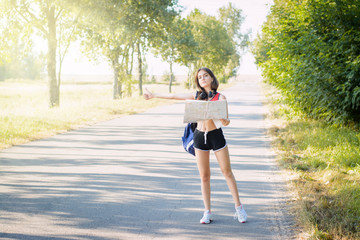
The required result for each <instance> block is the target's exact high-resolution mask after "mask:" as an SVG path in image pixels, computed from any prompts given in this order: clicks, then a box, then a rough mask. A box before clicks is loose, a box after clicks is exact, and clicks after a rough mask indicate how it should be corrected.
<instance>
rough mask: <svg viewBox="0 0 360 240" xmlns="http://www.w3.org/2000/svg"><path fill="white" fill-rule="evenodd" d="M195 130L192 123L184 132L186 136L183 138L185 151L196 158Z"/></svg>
mask: <svg viewBox="0 0 360 240" xmlns="http://www.w3.org/2000/svg"><path fill="white" fill-rule="evenodd" d="M193 129H194V128H193V127H192V125H191V123H188V124H187V125H186V127H185V130H184V136H183V137H182V142H183V147H184V149H185V151H187V152H188V153H191V154H192V155H194V156H195V149H194V130H193Z"/></svg>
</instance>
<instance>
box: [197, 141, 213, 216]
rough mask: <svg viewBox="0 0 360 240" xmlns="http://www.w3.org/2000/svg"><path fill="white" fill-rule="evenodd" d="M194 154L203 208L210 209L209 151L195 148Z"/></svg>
mask: <svg viewBox="0 0 360 240" xmlns="http://www.w3.org/2000/svg"><path fill="white" fill-rule="evenodd" d="M195 155H196V160H197V165H198V169H199V174H200V179H201V192H202V197H203V201H204V207H205V210H209V211H211V209H210V192H211V191H210V151H201V150H199V149H196V148H195Z"/></svg>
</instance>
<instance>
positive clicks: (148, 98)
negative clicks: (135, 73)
mask: <svg viewBox="0 0 360 240" xmlns="http://www.w3.org/2000/svg"><path fill="white" fill-rule="evenodd" d="M143 96H144V98H145V100H150V99H152V98H154V94H153V93H152V92H150V91H149V90H148V89H147V88H145V93H144V94H143Z"/></svg>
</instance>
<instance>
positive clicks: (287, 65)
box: [253, 0, 360, 123]
mask: <svg viewBox="0 0 360 240" xmlns="http://www.w3.org/2000/svg"><path fill="white" fill-rule="evenodd" d="M359 6H360V1H359V0H340V1H339V0H322V1H318V0H307V1H300V0H276V1H274V5H273V6H272V7H271V13H270V14H269V16H268V18H267V21H266V22H265V24H264V26H263V29H262V32H261V34H260V35H259V36H258V38H257V40H256V41H255V43H254V47H253V52H254V54H255V57H256V61H257V63H258V65H259V66H260V67H261V68H262V70H263V76H264V77H265V79H266V80H267V81H268V82H269V83H271V84H273V85H274V86H276V87H277V88H278V89H280V90H281V92H282V94H283V96H284V98H285V99H286V100H287V102H288V103H289V104H290V106H292V107H293V109H295V110H296V111H299V112H302V113H304V114H306V115H307V116H309V117H313V118H321V119H325V120H327V121H331V122H334V123H358V122H359V120H360V64H359V63H360V29H359V26H360V8H359Z"/></svg>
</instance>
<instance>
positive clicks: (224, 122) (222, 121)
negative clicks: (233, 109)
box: [220, 119, 230, 126]
mask: <svg viewBox="0 0 360 240" xmlns="http://www.w3.org/2000/svg"><path fill="white" fill-rule="evenodd" d="M220 121H221V123H222V125H223V126H227V125H229V124H230V119H220Z"/></svg>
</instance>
